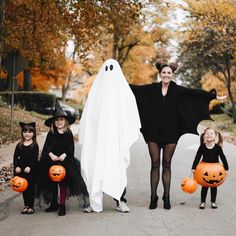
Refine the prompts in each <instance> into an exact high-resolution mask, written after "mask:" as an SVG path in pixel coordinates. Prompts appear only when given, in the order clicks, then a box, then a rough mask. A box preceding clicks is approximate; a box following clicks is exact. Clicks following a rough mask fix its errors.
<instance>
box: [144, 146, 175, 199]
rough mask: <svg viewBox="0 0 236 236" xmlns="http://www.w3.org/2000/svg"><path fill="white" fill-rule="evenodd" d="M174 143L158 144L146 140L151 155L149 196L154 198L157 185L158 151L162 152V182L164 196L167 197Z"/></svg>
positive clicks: (158, 170)
mask: <svg viewBox="0 0 236 236" xmlns="http://www.w3.org/2000/svg"><path fill="white" fill-rule="evenodd" d="M175 148H176V143H170V144H165V145H159V144H157V143H155V142H148V149H149V154H150V157H151V173H150V181H151V197H152V198H155V196H156V192H157V186H158V183H159V179H160V159H161V158H160V155H161V154H160V153H161V149H163V152H162V156H163V157H162V182H163V187H164V194H163V195H164V196H165V197H168V196H169V193H170V182H171V160H172V156H173V154H174V152H175Z"/></svg>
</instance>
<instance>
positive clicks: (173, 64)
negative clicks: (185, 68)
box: [155, 62, 178, 72]
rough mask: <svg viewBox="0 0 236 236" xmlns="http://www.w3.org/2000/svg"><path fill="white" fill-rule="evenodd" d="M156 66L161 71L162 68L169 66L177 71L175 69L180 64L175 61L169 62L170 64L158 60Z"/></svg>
mask: <svg viewBox="0 0 236 236" xmlns="http://www.w3.org/2000/svg"><path fill="white" fill-rule="evenodd" d="M155 66H156V68H157V69H158V71H159V72H161V71H162V69H163V68H164V67H167V66H168V67H170V68H171V69H172V71H173V72H175V71H176V70H177V68H178V64H177V63H175V62H171V63H169V64H167V63H161V62H157V63H156V64H155Z"/></svg>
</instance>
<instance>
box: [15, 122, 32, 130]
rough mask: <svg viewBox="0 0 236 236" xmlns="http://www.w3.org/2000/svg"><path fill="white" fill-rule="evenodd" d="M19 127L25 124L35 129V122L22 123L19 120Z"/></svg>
mask: <svg viewBox="0 0 236 236" xmlns="http://www.w3.org/2000/svg"><path fill="white" fill-rule="evenodd" d="M19 125H20V127H21V128H22V129H23V128H24V127H25V126H26V125H27V126H32V127H33V128H34V129H35V126H36V123H35V122H31V123H24V122H21V121H20V122H19Z"/></svg>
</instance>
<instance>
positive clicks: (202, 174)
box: [194, 161, 226, 187]
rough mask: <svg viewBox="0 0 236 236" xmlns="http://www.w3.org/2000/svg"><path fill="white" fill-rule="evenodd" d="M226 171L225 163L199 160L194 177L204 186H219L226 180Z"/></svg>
mask: <svg viewBox="0 0 236 236" xmlns="http://www.w3.org/2000/svg"><path fill="white" fill-rule="evenodd" d="M225 177H226V172H225V169H224V167H223V165H222V164H221V163H219V162H217V163H206V162H203V161H201V162H199V163H198V165H197V167H196V171H195V173H194V179H195V180H196V181H197V182H198V184H200V185H202V186H204V187H217V186H219V185H221V184H222V183H223V182H224V181H225Z"/></svg>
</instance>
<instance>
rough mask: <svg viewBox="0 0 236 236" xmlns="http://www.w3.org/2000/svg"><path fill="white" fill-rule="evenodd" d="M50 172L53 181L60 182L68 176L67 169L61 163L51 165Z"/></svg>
mask: <svg viewBox="0 0 236 236" xmlns="http://www.w3.org/2000/svg"><path fill="white" fill-rule="evenodd" d="M48 174H49V177H50V179H51V180H52V181H56V182H60V181H62V180H63V179H64V178H65V176H66V169H65V168H64V167H63V166H60V165H53V166H51V167H50V169H49V173H48Z"/></svg>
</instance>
